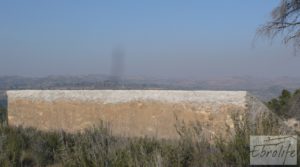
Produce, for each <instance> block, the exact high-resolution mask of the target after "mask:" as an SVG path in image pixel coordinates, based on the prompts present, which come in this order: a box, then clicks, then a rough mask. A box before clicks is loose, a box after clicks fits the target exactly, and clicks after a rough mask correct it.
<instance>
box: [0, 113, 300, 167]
mask: <svg viewBox="0 0 300 167" xmlns="http://www.w3.org/2000/svg"><path fill="white" fill-rule="evenodd" d="M248 125H249V124H248V123H247V121H245V120H244V121H242V122H241V121H236V129H235V130H236V136H235V137H234V138H233V139H232V140H230V141H229V142H224V140H223V139H222V138H215V139H214V140H215V143H214V144H212V143H211V142H210V141H207V140H206V139H204V138H203V136H202V135H201V134H202V130H201V126H200V125H198V124H197V125H192V126H189V127H190V128H187V126H186V125H185V124H184V123H180V124H179V125H177V126H176V127H177V130H178V133H179V135H180V136H181V137H180V140H158V139H153V138H122V137H114V136H112V135H111V134H110V130H109V128H107V127H105V126H104V125H101V126H99V127H95V128H93V129H91V130H87V131H85V132H84V133H77V134H66V133H64V132H47V133H45V132H41V131H37V130H35V129H31V128H22V127H17V128H9V127H2V128H0V164H1V166H9V167H10V166H48V165H53V166H83V167H84V166H92V167H93V166H170V167H171V166H172V167H173V166H248V165H249V135H250V134H264V135H267V134H270V135H272V134H279V133H281V132H279V127H278V126H279V124H277V120H275V119H274V120H272V119H263V120H262V121H260V122H259V124H258V125H257V126H256V128H255V129H253V128H250V127H248ZM298 150H300V148H299V149H298ZM298 155H299V154H298ZM298 159H299V158H298Z"/></svg>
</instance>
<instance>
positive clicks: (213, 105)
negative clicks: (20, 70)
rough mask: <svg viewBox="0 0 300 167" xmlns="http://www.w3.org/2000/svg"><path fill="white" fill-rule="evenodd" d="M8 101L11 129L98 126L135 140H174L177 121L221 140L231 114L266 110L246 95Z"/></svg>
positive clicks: (80, 95)
mask: <svg viewBox="0 0 300 167" xmlns="http://www.w3.org/2000/svg"><path fill="white" fill-rule="evenodd" d="M7 96H8V124H9V125H10V126H19V125H22V126H25V127H35V128H37V129H40V130H45V131H49V130H65V131H67V132H76V131H81V130H84V129H85V128H89V127H91V126H93V125H96V124H98V123H100V122H101V120H102V121H104V122H108V123H109V125H110V128H111V130H112V133H113V134H114V135H121V136H136V137H139V136H151V137H159V138H177V137H178V134H177V132H176V129H175V124H176V123H178V120H180V121H184V122H185V123H187V124H189V123H195V122H197V121H198V122H199V123H200V124H201V125H202V126H203V127H204V129H205V130H206V131H207V133H210V134H212V135H214V134H222V135H223V134H225V133H228V132H227V131H226V128H230V129H232V128H233V126H234V124H233V120H232V119H231V115H232V113H245V112H253V113H255V112H254V111H251V110H253V109H254V108H262V110H264V109H265V107H264V105H263V104H262V103H261V102H259V101H257V100H251V99H253V98H252V96H250V95H249V94H248V93H247V92H245V91H169V90H22V91H7ZM253 106H257V107H253ZM176 117H177V118H178V120H177V119H176ZM225 135H226V134H225Z"/></svg>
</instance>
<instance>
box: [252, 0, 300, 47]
mask: <svg viewBox="0 0 300 167" xmlns="http://www.w3.org/2000/svg"><path fill="white" fill-rule="evenodd" d="M299 17H300V0H281V2H280V3H279V5H278V6H277V7H275V8H274V9H273V10H272V12H271V19H270V20H269V21H267V22H266V23H265V24H264V25H262V26H261V27H259V28H258V30H257V34H258V35H259V36H265V37H268V38H270V39H273V38H274V37H276V36H281V37H282V41H283V42H284V43H285V44H287V43H292V44H293V45H294V46H295V48H300V18H299Z"/></svg>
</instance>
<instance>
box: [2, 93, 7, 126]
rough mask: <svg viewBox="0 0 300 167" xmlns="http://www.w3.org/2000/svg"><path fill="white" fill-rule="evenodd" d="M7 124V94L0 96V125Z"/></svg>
mask: <svg viewBox="0 0 300 167" xmlns="http://www.w3.org/2000/svg"><path fill="white" fill-rule="evenodd" d="M5 125H7V96H6V95H5V96H4V97H2V96H1V97H0V126H5Z"/></svg>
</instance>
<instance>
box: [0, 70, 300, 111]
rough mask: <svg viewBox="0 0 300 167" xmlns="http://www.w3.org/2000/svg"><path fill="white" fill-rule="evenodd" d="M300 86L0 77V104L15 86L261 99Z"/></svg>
mask: <svg viewBox="0 0 300 167" xmlns="http://www.w3.org/2000/svg"><path fill="white" fill-rule="evenodd" d="M298 88H300V78H293V77H277V78H257V77H249V76H245V77H222V78H216V79H203V80H193V79H161V78H151V77H126V78H124V79H123V80H122V81H114V80H112V78H111V77H110V76H108V75H84V76H47V77H39V78H34V77H21V76H3V77H0V105H2V106H3V105H4V106H5V104H6V97H5V91H6V90H19V89H174V90H176V89H182V90H246V91H249V92H250V93H252V94H253V95H255V96H257V97H258V98H260V99H261V100H263V101H268V100H270V99H271V98H274V97H277V96H278V95H279V94H280V92H281V91H282V89H288V90H291V91H293V90H295V89H298Z"/></svg>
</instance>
